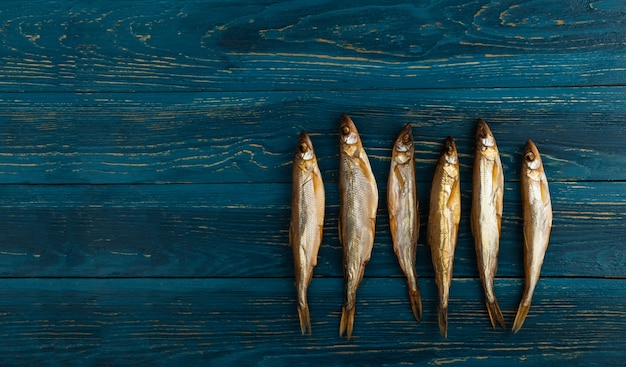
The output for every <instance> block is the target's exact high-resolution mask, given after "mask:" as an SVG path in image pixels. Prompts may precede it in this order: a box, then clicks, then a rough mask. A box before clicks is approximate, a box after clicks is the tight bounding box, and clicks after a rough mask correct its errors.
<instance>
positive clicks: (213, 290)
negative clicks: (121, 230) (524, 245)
mask: <svg viewBox="0 0 626 367" xmlns="http://www.w3.org/2000/svg"><path fill="white" fill-rule="evenodd" d="M623 282H624V280H617V279H612V280H611V279H576V280H568V279H543V280H541V281H540V282H539V285H538V287H537V292H536V294H535V297H534V303H533V306H532V308H531V311H530V313H529V316H528V319H527V320H526V323H525V324H524V327H523V328H522V330H521V331H520V332H519V333H518V334H513V333H511V332H510V331H503V330H498V331H493V330H492V329H491V325H490V324H489V321H488V316H487V313H486V311H485V309H484V303H483V301H482V296H481V294H480V292H479V291H480V285H479V283H478V281H477V280H455V281H454V282H453V284H452V288H451V302H450V320H449V338H448V339H443V338H441V336H440V335H439V331H438V326H437V321H436V319H437V318H436V302H437V301H436V288H435V284H434V282H432V281H430V280H428V281H424V282H422V292H423V297H424V320H423V321H422V322H421V323H417V322H415V320H414V319H413V316H412V314H411V311H410V306H409V304H408V300H407V295H406V288H405V282H404V281H403V280H402V279H366V280H365V281H364V282H363V284H362V286H361V288H360V290H359V296H358V303H357V308H356V310H357V311H356V312H357V315H356V321H355V331H354V336H353V338H352V339H351V340H350V341H346V340H345V339H343V338H340V337H339V336H338V325H339V317H340V309H341V302H342V289H343V284H342V281H341V280H340V279H314V280H313V282H312V284H311V288H310V307H311V317H312V321H313V329H312V332H313V333H312V335H311V336H302V335H300V330H299V327H298V321H297V312H296V301H295V291H294V287H293V284H292V282H291V281H290V280H287V279H256V280H253V281H252V280H248V279H241V280H234V279H203V280H201V279H179V280H174V279H124V280H111V279H76V280H71V279H15V280H7V279H3V280H1V281H0V286H1V287H2V290H3V297H1V298H0V309H1V310H2V314H1V317H0V327H1V329H2V330H3V331H2V333H0V363H1V364H2V365H3V366H23V365H38V366H78V365H80V366H103V365H114V366H131V365H133V366H137V365H154V366H172V365H182V364H186V365H209V366H223V365H240V364H245V365H271V366H294V365H309V364H310V362H311V360H314V361H315V362H316V363H322V364H324V365H329V366H340V365H354V364H359V365H364V366H370V365H371V366H380V365H400V364H416V365H426V364H434V365H441V364H454V363H463V364H464V365H467V366H478V365H481V366H482V365H503V364H504V365H507V366H515V365H524V366H527V365H546V364H567V365H570V366H600V365H602V366H618V365H620V363H621V362H623V359H624V358H626V354H625V352H624V351H625V350H626V337H625V334H624V330H625V329H626V305H625V303H624V297H623ZM496 285H497V290H498V291H499V293H500V304H501V305H502V307H503V310H504V316H505V318H506V321H507V322H509V323H510V322H511V320H512V318H513V317H514V313H515V309H516V308H517V302H518V301H519V297H520V295H521V290H522V284H521V282H519V281H517V280H502V281H498V282H497V284H496Z"/></svg>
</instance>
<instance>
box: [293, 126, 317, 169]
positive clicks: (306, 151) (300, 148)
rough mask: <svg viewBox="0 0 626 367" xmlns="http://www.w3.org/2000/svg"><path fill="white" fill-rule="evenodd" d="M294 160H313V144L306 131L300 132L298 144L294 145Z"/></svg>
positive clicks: (304, 161)
mask: <svg viewBox="0 0 626 367" xmlns="http://www.w3.org/2000/svg"><path fill="white" fill-rule="evenodd" d="M295 161H296V162H299V163H307V162H314V161H315V151H314V150H313V144H312V143H311V139H310V138H309V135H308V134H307V133H306V132H304V131H303V132H301V133H300V136H299V137H298V145H297V147H296V153H295Z"/></svg>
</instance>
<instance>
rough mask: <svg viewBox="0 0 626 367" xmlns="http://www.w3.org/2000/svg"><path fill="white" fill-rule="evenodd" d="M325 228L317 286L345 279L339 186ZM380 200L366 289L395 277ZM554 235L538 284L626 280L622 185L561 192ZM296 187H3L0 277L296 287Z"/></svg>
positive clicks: (514, 238) (426, 260) (509, 247)
mask: <svg viewBox="0 0 626 367" xmlns="http://www.w3.org/2000/svg"><path fill="white" fill-rule="evenodd" d="M518 185H519V184H518V183H515V182H511V183H507V185H506V192H505V204H504V216H503V224H502V226H503V235H502V244H501V251H500V268H499V272H498V275H499V276H502V277H521V276H522V274H523V265H522V264H523V261H522V244H523V240H522V227H521V207H520V203H519V200H520V199H519V188H518ZM428 188H429V187H428V186H425V185H423V184H420V187H419V189H420V195H419V196H420V199H421V202H422V208H421V213H422V224H423V226H422V231H421V236H420V239H419V243H420V244H421V245H420V246H419V248H418V261H417V270H418V274H419V275H420V276H421V277H425V278H428V277H432V276H433V270H432V265H431V261H430V253H429V249H428V248H427V247H425V246H424V244H425V234H426V228H427V224H428V223H427V217H426V213H427V204H424V203H426V202H427V198H428V191H429V190H428ZM326 189H327V194H328V196H327V216H326V225H325V232H324V239H323V243H322V248H321V250H320V253H319V265H318V267H317V269H316V275H318V276H326V277H328V276H330V277H341V276H342V265H341V256H342V251H341V246H340V245H339V240H338V238H337V215H338V203H339V200H338V193H337V185H335V184H329V185H326ZM380 189H381V195H380V197H381V200H380V204H379V208H380V210H379V211H378V220H377V225H376V240H375V246H374V251H373V254H372V260H371V262H370V264H369V265H368V266H367V269H366V273H365V275H366V276H368V277H400V276H401V272H400V269H399V266H398V265H397V260H396V257H395V255H394V253H393V251H392V248H391V239H390V235H389V224H388V219H387V212H386V209H385V208H386V204H385V199H384V198H385V197H386V195H385V194H384V192H385V191H384V190H385V185H384V184H381V187H380ZM550 189H551V194H552V200H553V208H554V229H553V232H552V236H551V242H550V247H549V248H548V252H547V254H546V259H545V264H544V267H543V270H542V275H543V276H546V277H559V276H571V277H574V276H578V277H581V276H582V277H605V276H606V277H609V276H610V277H626V272H625V271H626V270H625V268H624V263H625V261H626V251H625V250H624V248H623V246H620V245H618V244H620V243H622V241H623V238H624V237H625V236H626V222H625V221H624V217H626V206H625V202H624V199H623V198H624V197H626V184H625V183H609V182H588V183H584V184H582V183H576V182H572V183H562V182H554V183H551V186H550ZM462 193H463V202H462V206H463V214H462V222H461V226H460V232H459V243H458V246H457V251H456V258H455V271H454V274H455V276H458V277H472V278H475V277H477V276H478V274H477V270H476V262H475V255H474V244H473V240H472V237H471V235H470V226H469V208H470V187H469V186H468V184H467V183H465V184H464V183H462ZM290 195H291V186H290V184H241V185H230V184H224V185H216V184H211V185H71V186H65V185H62V186H54V185H41V186H36V185H28V186H22V185H16V186H11V185H0V197H1V198H2V200H1V201H0V233H2V246H1V248H0V276H5V277H37V276H45V277H48V276H51V277H63V276H71V277H81V276H83V277H107V276H111V277H137V276H139V277H145V276H156V277H289V278H291V277H293V270H292V269H293V265H292V264H293V259H292V252H291V250H290V248H289V245H288V235H287V230H288V227H289V213H290V207H289V206H290Z"/></svg>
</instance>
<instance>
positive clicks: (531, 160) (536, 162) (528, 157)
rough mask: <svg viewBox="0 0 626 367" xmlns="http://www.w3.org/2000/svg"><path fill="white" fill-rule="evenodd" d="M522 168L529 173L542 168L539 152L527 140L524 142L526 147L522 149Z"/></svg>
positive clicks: (533, 144)
mask: <svg viewBox="0 0 626 367" xmlns="http://www.w3.org/2000/svg"><path fill="white" fill-rule="evenodd" d="M523 165H524V167H526V170H527V171H529V172H532V171H535V170H539V169H541V167H542V164H541V157H540V156H539V150H538V149H537V146H536V145H535V143H533V141H532V140H530V139H528V141H526V146H525V147H524V163H523Z"/></svg>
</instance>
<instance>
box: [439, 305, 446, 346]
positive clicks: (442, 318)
mask: <svg viewBox="0 0 626 367" xmlns="http://www.w3.org/2000/svg"><path fill="white" fill-rule="evenodd" d="M439 332H440V333H441V336H443V337H444V338H446V339H447V338H448V305H445V306H443V305H439Z"/></svg>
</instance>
